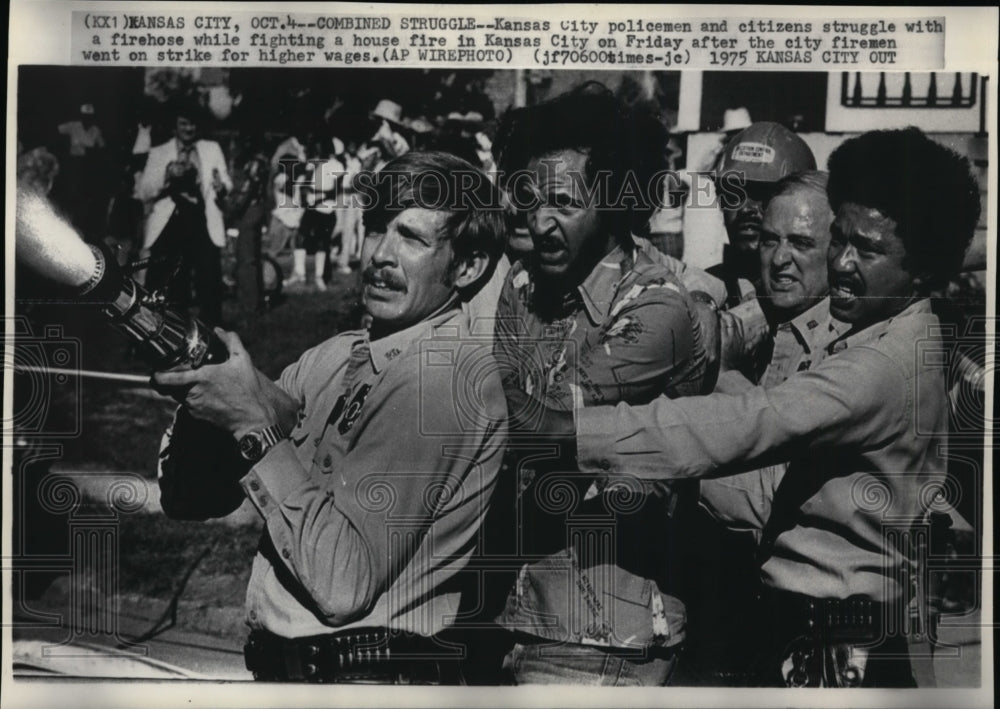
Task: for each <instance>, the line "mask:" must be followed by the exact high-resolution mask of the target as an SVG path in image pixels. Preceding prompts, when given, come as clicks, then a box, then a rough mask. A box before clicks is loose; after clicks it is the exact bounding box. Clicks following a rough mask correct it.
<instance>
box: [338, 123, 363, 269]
mask: <svg viewBox="0 0 1000 709" xmlns="http://www.w3.org/2000/svg"><path fill="white" fill-rule="evenodd" d="M343 145H344V150H343V152H342V153H341V154H340V155H338V156H337V159H338V160H340V161H341V162H342V163H343V165H344V179H343V181H342V183H341V192H340V198H339V199H338V200H337V204H338V207H337V209H336V213H337V225H336V227H335V233H336V234H339V236H340V253H339V254H338V255H337V271H338V272H339V273H341V274H344V275H347V274H350V273H351V265H352V264H354V263H355V262H357V261H359V260H360V258H361V244H362V243H363V242H364V237H365V230H364V222H363V219H362V214H363V211H362V209H361V206H360V205H359V204H358V197H357V192H356V191H355V189H354V180H355V178H356V177H357V175H358V174H360V172H361V160H359V159H358V144H357V143H356V142H354V141H351V140H348V141H346V142H345V143H343Z"/></svg>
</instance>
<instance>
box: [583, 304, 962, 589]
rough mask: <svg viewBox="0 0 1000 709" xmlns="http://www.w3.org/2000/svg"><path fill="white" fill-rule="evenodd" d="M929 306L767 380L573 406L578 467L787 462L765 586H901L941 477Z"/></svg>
mask: <svg viewBox="0 0 1000 709" xmlns="http://www.w3.org/2000/svg"><path fill="white" fill-rule="evenodd" d="M939 329H940V327H939V323H938V319H937V317H936V316H934V315H933V314H932V313H931V310H930V302H929V301H928V300H921V301H918V302H916V303H913V304H911V305H910V306H909V307H907V308H906V309H905V310H904V311H902V312H901V313H899V314H898V315H896V316H894V317H892V318H890V319H887V320H884V321H881V322H879V323H875V324H873V325H871V326H870V327H868V328H865V329H864V330H861V331H859V332H851V333H847V334H845V335H844V336H842V337H841V338H839V339H837V340H835V341H834V342H833V343H832V344H831V345H830V347H829V352H830V355H829V356H827V357H826V359H824V360H823V362H821V363H819V364H818V365H814V366H812V367H811V368H810V369H809V370H807V371H804V372H799V373H796V374H793V375H792V376H790V377H789V378H788V380H787V381H785V382H784V383H783V384H780V385H778V386H776V387H772V388H764V387H754V388H752V389H749V390H747V391H746V392H745V393H743V394H742V395H728V394H712V395H710V396H705V397H692V398H689V399H686V400H681V401H670V400H668V399H665V398H662V397H661V398H660V399H657V400H656V401H654V402H652V403H651V404H648V405H646V406H641V407H634V408H628V407H625V406H618V407H617V408H615V409H608V408H599V409H583V410H581V411H579V412H578V413H577V444H578V458H579V464H580V468H581V470H602V469H604V466H602V462H604V463H607V464H608V466H607V467H608V468H610V469H612V470H615V471H618V472H628V473H634V474H638V475H639V476H641V477H643V478H649V479H672V478H686V477H702V476H705V475H708V474H710V473H712V472H714V471H717V470H718V469H719V468H722V467H723V466H728V465H736V464H739V465H741V466H744V469H746V468H751V467H757V466H759V465H760V464H762V463H771V462H780V461H782V460H790V461H791V462H790V463H789V467H788V471H787V473H786V474H785V477H784V480H783V481H782V484H781V487H780V488H779V490H778V491H777V492H776V494H775V499H774V501H773V508H772V511H771V514H770V518H769V521H768V524H767V527H766V528H765V529H764V533H763V540H762V549H761V558H762V567H761V571H762V579H763V582H764V583H765V585H768V586H771V587H774V588H777V589H781V590H786V591H793V592H797V593H802V594H806V595H810V596H815V597H820V598H846V597H848V596H850V595H853V594H859V595H865V596H868V597H871V598H873V599H875V600H878V601H888V600H892V599H896V598H898V597H900V596H903V595H905V594H906V593H907V586H906V583H907V582H906V579H907V575H906V572H908V571H911V570H912V569H911V561H910V560H911V558H912V552H913V550H912V549H910V548H908V547H907V544H908V542H907V534H906V532H907V531H908V530H909V527H910V526H911V525H912V524H914V523H915V522H919V521H921V519H922V518H923V515H924V513H925V512H926V505H927V504H928V501H929V500H933V499H934V496H935V495H934V493H935V491H936V488H937V487H938V486H939V485H940V484H941V482H942V480H943V478H944V471H945V464H944V456H945V454H946V452H945V443H946V437H947V431H948V429H947V398H946V390H945V378H944V371H943V366H942V364H943V359H942V352H943V351H944V347H943V344H942V342H941V340H940V332H939Z"/></svg>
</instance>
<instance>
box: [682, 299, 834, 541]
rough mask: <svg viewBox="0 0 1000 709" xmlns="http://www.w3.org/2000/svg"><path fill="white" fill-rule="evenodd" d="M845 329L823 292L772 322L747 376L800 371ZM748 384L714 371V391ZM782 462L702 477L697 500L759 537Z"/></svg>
mask: <svg viewBox="0 0 1000 709" xmlns="http://www.w3.org/2000/svg"><path fill="white" fill-rule="evenodd" d="M846 330H847V325H845V324H844V323H841V322H839V321H838V320H836V319H834V317H833V316H832V315H831V314H830V299H829V298H823V299H822V300H820V301H819V302H817V303H816V304H815V305H813V306H812V307H811V308H809V309H808V310H806V311H805V312H803V313H800V314H799V315H797V316H796V317H794V318H792V319H791V320H789V321H788V322H784V323H780V324H779V325H778V326H777V327H775V328H772V330H771V335H770V337H769V338H768V339H767V340H765V341H764V342H763V343H762V344H761V346H760V347H759V350H760V352H758V353H755V354H756V358H755V360H754V362H753V363H751V366H750V369H752V370H754V371H751V372H750V375H751V376H750V379H751V380H752V381H757V382H759V384H760V386H764V387H772V386H777V385H779V384H781V383H782V382H784V381H785V380H786V379H788V377H789V376H791V375H792V374H794V373H795V372H804V371H806V370H808V369H810V368H812V367H813V366H814V365H817V364H819V363H820V362H822V361H823V359H825V357H826V355H827V353H828V350H827V348H828V347H829V346H830V344H831V343H832V342H833V341H834V340H836V339H837V337H839V336H840V334H841V333H843V332H845V331H846ZM761 370H763V372H762V373H761ZM750 386H752V384H751V381H748V380H747V379H744V378H743V376H742V375H741V374H740V373H739V372H735V371H733V372H726V373H724V374H722V375H721V376H720V377H719V382H718V384H717V385H716V391H720V392H725V393H729V394H741V393H743V392H745V391H746V390H747V389H748V388H750ZM787 468H788V464H787V463H776V464H774V465H768V466H765V467H763V468H760V469H758V470H753V471H750V472H747V473H740V474H738V475H727V476H725V477H720V478H713V479H711V480H701V481H700V498H701V505H702V507H704V508H705V509H706V510H708V512H709V513H710V514H711V515H712V516H713V517H715V518H716V519H717V520H719V521H721V522H722V523H724V524H725V525H726V526H728V527H730V528H732V529H738V530H748V531H751V532H752V533H753V534H754V536H755V537H756V538H757V540H758V541H760V535H761V532H762V531H763V529H764V525H765V523H766V522H767V520H768V518H769V517H770V516H771V502H772V501H773V499H774V493H775V490H777V488H778V484H779V483H780V482H781V479H782V477H784V474H785V471H786V469H787Z"/></svg>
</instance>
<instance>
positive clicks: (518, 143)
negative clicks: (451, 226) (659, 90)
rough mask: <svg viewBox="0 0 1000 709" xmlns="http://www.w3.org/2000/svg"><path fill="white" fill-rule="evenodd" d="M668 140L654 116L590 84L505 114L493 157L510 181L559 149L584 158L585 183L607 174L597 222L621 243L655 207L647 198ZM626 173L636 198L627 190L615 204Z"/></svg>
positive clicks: (661, 168)
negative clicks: (605, 206) (633, 182)
mask: <svg viewBox="0 0 1000 709" xmlns="http://www.w3.org/2000/svg"><path fill="white" fill-rule="evenodd" d="M668 139H669V136H668V134H667V130H666V128H665V127H664V125H663V124H662V123H661V121H660V120H659V118H658V116H657V115H656V114H655V113H654V112H652V111H650V110H646V109H645V108H643V107H641V106H637V107H635V108H634V109H632V110H629V109H626V108H625V106H624V105H623V104H622V103H621V102H620V101H619V100H618V99H616V98H615V96H614V94H612V93H611V91H609V90H608V88H607V87H605V86H604V85H603V84H600V83H598V82H596V81H590V82H587V83H585V84H582V85H580V86H578V87H576V88H575V89H573V90H572V91H569V92H568V93H565V94H562V95H560V96H557V97H556V98H554V99H552V100H550V101H547V102H545V103H541V104H538V105H536V106H528V107H525V108H518V109H513V110H511V111H508V112H507V113H506V114H504V116H503V117H502V118H501V121H500V125H499V127H498V132H497V140H496V142H495V143H494V156H495V157H496V160H497V166H498V168H499V170H500V173H501V176H502V177H509V176H510V175H511V174H512V173H514V172H517V171H518V170H522V169H524V168H525V167H527V165H528V163H529V162H530V161H531V160H532V159H533V158H540V157H543V156H546V155H549V154H552V153H554V152H557V151H560V150H577V151H579V152H581V153H584V154H585V155H586V156H587V163H586V172H587V174H586V177H587V179H588V180H592V179H594V177H595V176H596V175H598V174H599V173H603V172H607V173H608V174H609V175H610V179H609V180H608V183H607V185H608V191H609V194H607V195H604V201H605V203H606V204H608V205H609V206H611V207H613V209H608V210H602V211H601V220H602V223H604V224H605V226H606V227H607V228H608V229H609V231H610V232H611V233H612V234H614V235H615V236H616V237H617V238H618V239H619V241H622V240H627V239H628V236H629V234H630V233H642V232H643V231H644V230H645V228H646V226H647V224H648V222H649V218H650V217H651V216H652V214H653V212H654V211H655V210H656V209H657V208H658V207H659V206H660V204H659V202H660V201H661V200H660V199H659V198H658V199H657V200H656V201H655V202H654V201H651V200H650V199H648V198H647V196H648V195H649V194H650V192H651V191H652V190H650V182H651V180H652V179H653V177H654V176H655V175H657V173H662V172H663V171H664V170H666V169H667V167H668V162H667V155H666V145H667V141H668ZM630 173H631V174H632V175H633V176H634V177H635V178H636V181H637V184H638V187H639V190H640V192H641V194H640V195H638V197H639V199H638V200H633V199H631V196H632V195H633V194H634V192H632V191H629V192H627V193H626V199H625V200H623V203H621V204H618V203H616V202H617V198H618V196H620V195H621V194H622V187H623V186H624V185H625V181H626V178H627V177H628V175H629V174H630Z"/></svg>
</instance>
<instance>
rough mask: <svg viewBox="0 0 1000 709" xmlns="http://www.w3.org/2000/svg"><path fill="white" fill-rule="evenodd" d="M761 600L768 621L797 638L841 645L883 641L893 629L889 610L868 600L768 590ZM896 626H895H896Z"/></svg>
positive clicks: (885, 606)
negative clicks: (840, 643)
mask: <svg viewBox="0 0 1000 709" xmlns="http://www.w3.org/2000/svg"><path fill="white" fill-rule="evenodd" d="M761 600H762V601H763V607H764V611H765V614H766V615H767V616H770V618H769V620H776V621H777V624H778V625H779V626H781V627H784V628H785V629H786V630H788V631H792V632H794V633H796V634H798V633H801V634H808V635H814V636H816V637H819V638H823V639H826V640H834V641H840V642H865V641H868V640H875V639H878V638H880V637H881V636H882V635H884V634H885V633H886V632H889V631H890V628H889V627H888V626H887V625H886V623H887V621H888V620H889V618H890V612H889V611H890V608H891V606H887V605H885V604H883V603H880V602H878V601H874V600H872V599H871V598H868V597H865V596H851V597H849V598H813V597H811V596H803V595H801V594H798V593H789V592H786V591H775V590H770V589H768V590H765V591H764V592H763V593H762V596H761ZM894 625H896V624H894Z"/></svg>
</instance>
